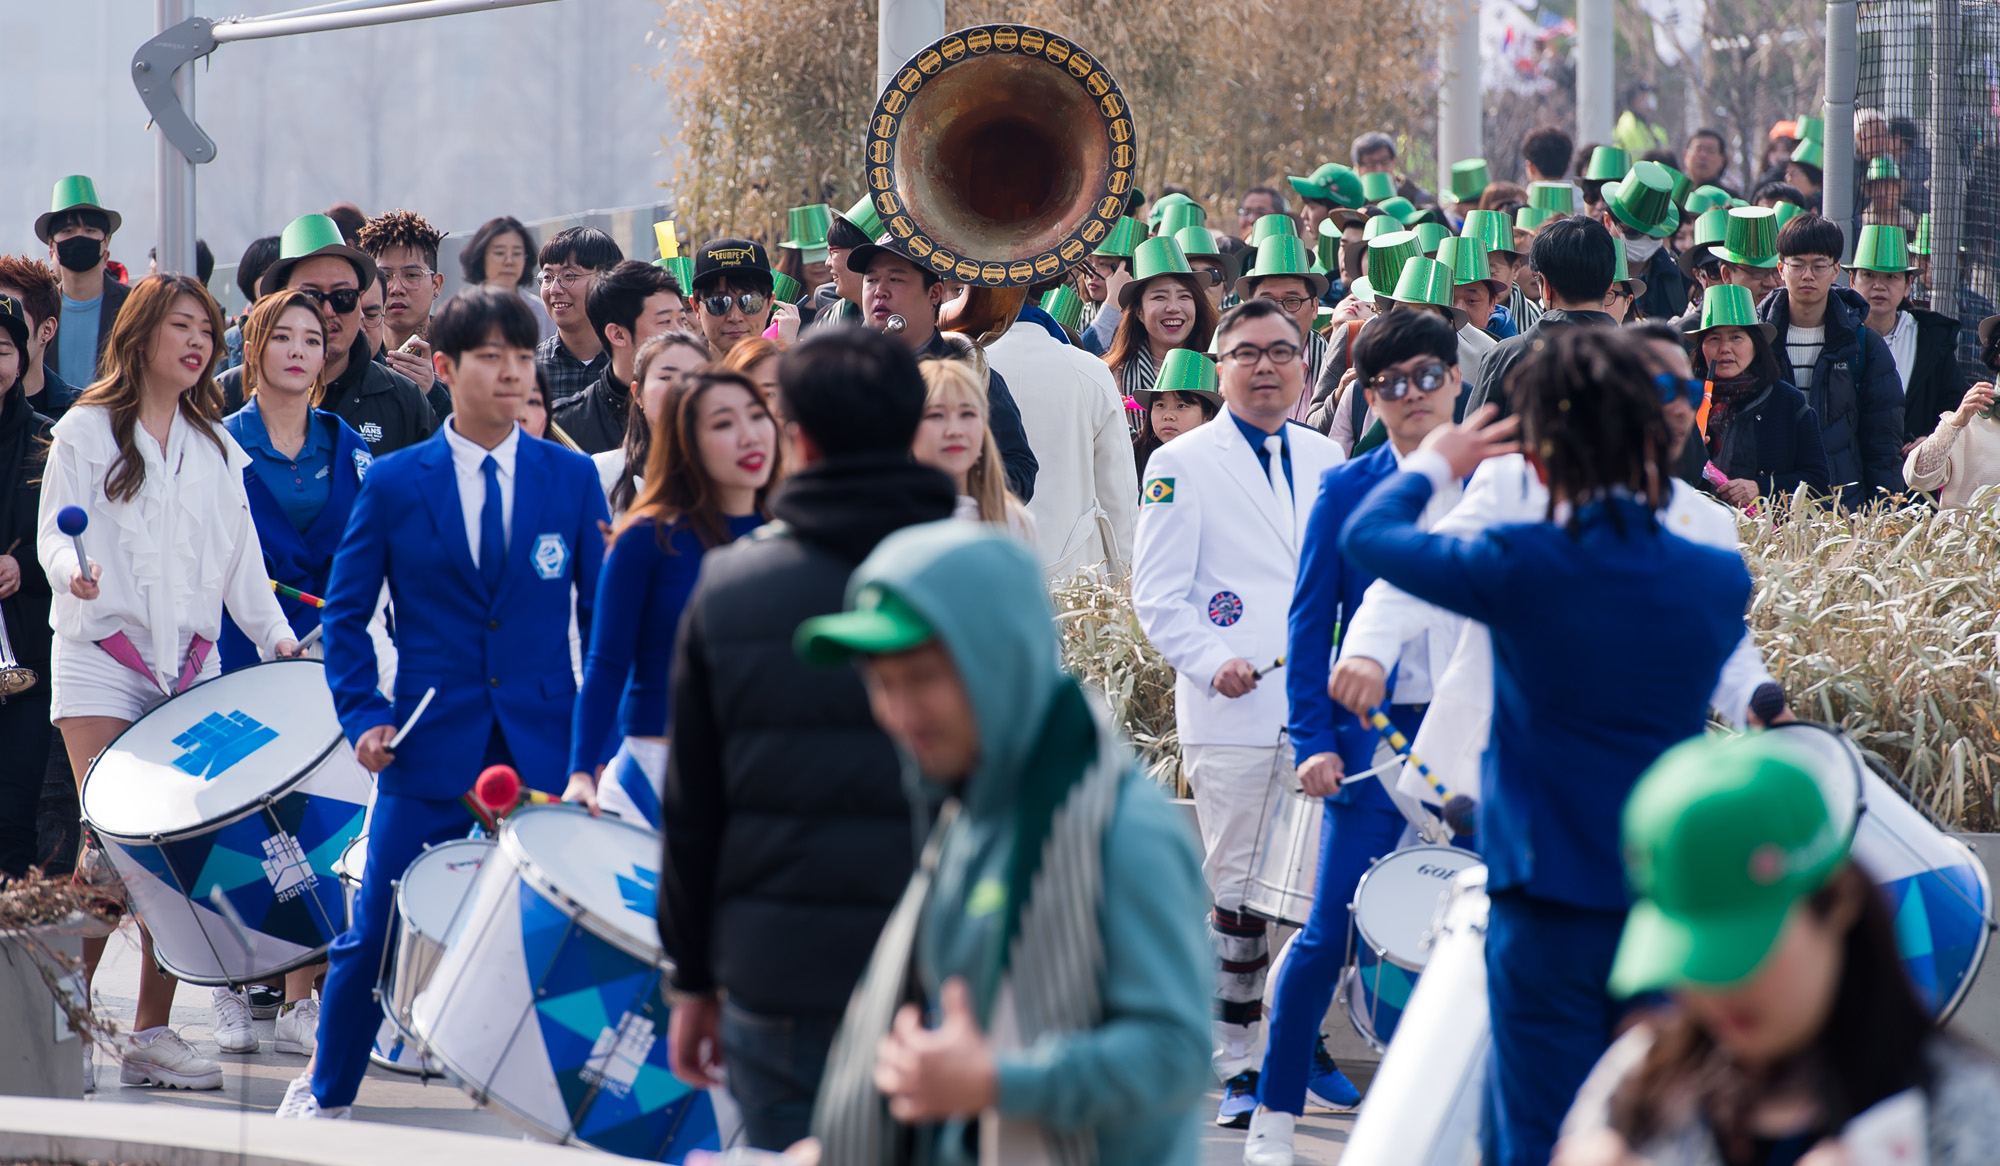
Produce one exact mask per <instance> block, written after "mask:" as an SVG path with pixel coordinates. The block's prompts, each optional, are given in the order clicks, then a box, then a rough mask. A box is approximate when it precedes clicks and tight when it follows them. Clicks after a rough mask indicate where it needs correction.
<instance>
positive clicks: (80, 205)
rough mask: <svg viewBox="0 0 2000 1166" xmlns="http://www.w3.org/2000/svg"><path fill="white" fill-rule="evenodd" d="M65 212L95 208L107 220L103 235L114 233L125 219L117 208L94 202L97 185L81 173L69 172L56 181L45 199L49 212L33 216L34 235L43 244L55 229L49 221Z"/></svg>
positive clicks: (53, 234)
mask: <svg viewBox="0 0 2000 1166" xmlns="http://www.w3.org/2000/svg"><path fill="white" fill-rule="evenodd" d="M69 211H96V212H97V213H98V214H100V215H103V216H104V217H105V219H107V220H108V221H109V222H110V223H111V229H110V230H108V231H106V232H105V234H106V235H115V234H117V233H118V227H119V224H121V223H123V222H124V221H125V219H124V216H122V215H120V214H119V213H118V212H117V211H114V210H112V209H111V208H109V207H107V206H105V205H104V204H103V203H101V202H98V201H97V184H96V183H95V182H92V181H91V180H90V177H89V176H88V175H85V174H72V175H70V176H69V177H67V178H62V179H58V180H57V181H56V189H55V194H54V196H53V197H51V198H50V199H49V213H47V214H45V215H40V216H38V217H37V218H36V219H35V238H37V239H40V240H41V241H42V242H44V243H53V242H55V231H53V230H51V229H50V226H49V224H50V223H53V222H54V221H55V220H56V219H59V218H61V217H62V216H63V215H64V214H65V213H67V212H69Z"/></svg>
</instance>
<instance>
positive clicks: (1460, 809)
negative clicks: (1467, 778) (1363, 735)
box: [1368, 702, 1477, 834]
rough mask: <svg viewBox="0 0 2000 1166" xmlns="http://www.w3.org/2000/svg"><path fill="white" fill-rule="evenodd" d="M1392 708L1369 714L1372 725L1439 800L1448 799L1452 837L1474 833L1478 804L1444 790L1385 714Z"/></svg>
mask: <svg viewBox="0 0 2000 1166" xmlns="http://www.w3.org/2000/svg"><path fill="white" fill-rule="evenodd" d="M1388 707H1389V706H1388V703H1387V702H1384V703H1383V705H1382V707H1381V708H1377V709H1371V710H1370V711H1369V713H1368V723H1369V724H1370V725H1373V726H1374V727H1375V731H1376V732H1378V733H1381V734H1382V737H1383V739H1384V740H1386V741H1388V742H1389V748H1391V749H1394V750H1395V751H1396V752H1397V753H1399V754H1401V755H1402V757H1403V759H1404V760H1405V761H1408V762H1409V763H1410V764H1411V765H1413V766H1415V767H1416V770H1417V775H1418V776H1420V777H1422V778H1423V779H1424V780H1425V781H1427V782H1429V783H1430V784H1431V788H1432V789H1434V790H1436V791H1437V796H1438V797H1440V798H1442V799H1444V820H1445V824H1446V825H1448V826H1450V827H1451V829H1452V833H1454V834H1470V833H1472V832H1473V827H1472V814H1473V811H1474V809H1475V808H1476V805H1477V804H1476V803H1475V802H1474V801H1473V800H1472V799H1471V798H1469V797H1466V796H1465V795H1464V794H1453V793H1452V792H1451V791H1449V790H1447V789H1445V788H1444V782H1442V781H1439V780H1438V776H1437V774H1435V773H1432V772H1431V767H1430V766H1428V765H1425V764H1424V762H1423V758H1421V757H1418V756H1417V755H1416V753H1415V752H1414V751H1412V750H1411V748H1410V741H1409V738H1407V737H1405V736H1403V733H1402V730H1400V729H1398V728H1396V726H1395V725H1393V724H1391V723H1390V721H1389V716H1388V713H1387V712H1386V711H1385V710H1387V709H1388Z"/></svg>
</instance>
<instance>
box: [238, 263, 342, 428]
mask: <svg viewBox="0 0 2000 1166" xmlns="http://www.w3.org/2000/svg"><path fill="white" fill-rule="evenodd" d="M293 308H304V309H305V310H306V311H308V312H310V313H312V318H313V323H314V324H315V325H317V326H318V327H319V343H320V352H321V354H322V355H324V353H325V351H326V321H325V320H324V319H322V318H321V316H320V314H319V305H318V304H315V303H313V302H312V297H311V296H308V295H307V294H306V293H304V292H302V291H274V292H272V293H271V294H270V295H268V296H265V297H264V298H262V299H260V300H258V301H257V302H256V303H254V304H252V305H250V310H249V311H248V312H245V313H244V314H243V396H244V399H245V400H248V399H249V398H251V397H254V396H256V395H257V378H259V377H261V376H263V375H264V349H265V347H266V346H267V345H269V344H270V343H271V333H272V332H273V331H275V330H276V329H277V327H278V318H279V317H281V316H283V315H284V314H285V313H286V312H289V311H291V310H292V309H293ZM325 395H326V365H325V363H324V362H322V363H321V364H320V366H319V371H318V372H316V373H314V374H313V383H312V385H311V387H310V388H308V389H307V390H306V402H307V403H308V404H310V405H313V406H314V407H317V406H318V405H319V402H320V398H321V397H323V396H325Z"/></svg>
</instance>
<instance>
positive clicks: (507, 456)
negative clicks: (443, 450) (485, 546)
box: [444, 417, 521, 567]
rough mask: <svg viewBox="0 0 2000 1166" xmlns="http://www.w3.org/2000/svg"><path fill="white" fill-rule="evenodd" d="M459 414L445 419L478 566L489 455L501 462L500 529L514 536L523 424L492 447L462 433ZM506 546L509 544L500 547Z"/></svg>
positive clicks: (474, 562) (461, 504) (468, 539)
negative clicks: (516, 474)
mask: <svg viewBox="0 0 2000 1166" xmlns="http://www.w3.org/2000/svg"><path fill="white" fill-rule="evenodd" d="M457 421H458V418H456V417H449V418H446V419H445V423H444V440H445V444H447V445H449V446H450V447H451V468H452V470H453V471H454V472H455V473H456V474H457V475H458V505H459V508H460V509H462V510H464V511H465V545H466V546H468V547H471V548H472V565H473V566H474V567H477V566H479V520H480V519H481V518H483V517H485V513H486V471H485V470H483V469H481V468H480V467H482V466H484V465H485V464H486V459H487V457H488V456H489V455H490V456H491V457H492V458H493V460H494V461H496V462H498V463H499V464H500V473H499V478H500V507H501V514H500V530H501V532H502V533H504V534H505V535H506V536H507V539H508V541H509V542H512V541H513V538H514V454H515V452H516V451H518V450H519V449H520V448H521V427H520V426H518V425H516V426H514V427H513V428H511V429H509V430H508V431H507V436H506V437H504V438H502V439H501V441H500V444H499V445H496V446H494V447H493V448H492V449H487V448H486V447H485V446H482V445H479V444H478V443H476V442H473V441H471V440H468V439H467V438H464V437H461V436H459V432H458V424H457ZM501 549H503V550H504V549H506V548H504V547H503V548H501Z"/></svg>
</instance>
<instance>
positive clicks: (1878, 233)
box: [1847, 223, 1917, 275]
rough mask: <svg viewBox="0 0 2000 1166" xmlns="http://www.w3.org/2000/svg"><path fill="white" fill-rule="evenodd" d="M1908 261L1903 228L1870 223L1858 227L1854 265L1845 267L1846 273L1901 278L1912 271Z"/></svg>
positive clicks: (1913, 268) (1908, 256)
mask: <svg viewBox="0 0 2000 1166" xmlns="http://www.w3.org/2000/svg"><path fill="white" fill-rule="evenodd" d="M1916 269H1917V268H1916V265H1915V264H1913V263H1911V262H1910V248H1909V246H1908V244H1907V243H1905V242H1904V238H1903V228H1901V227H1892V226H1887V225H1881V224H1875V223H1870V224H1869V225H1868V226H1865V227H1863V228H1861V235H1860V237H1859V238H1857V239H1855V241H1854V262H1852V263H1850V264H1848V265H1847V270H1849V271H1880V272H1884V273H1886V274H1889V275H1902V274H1905V273H1907V272H1911V271H1915V270H1916Z"/></svg>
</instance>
